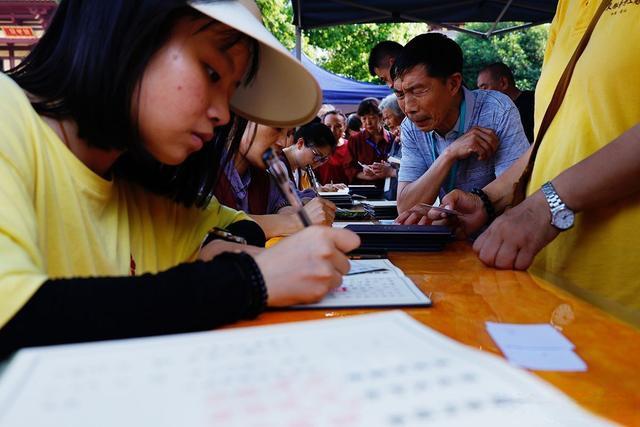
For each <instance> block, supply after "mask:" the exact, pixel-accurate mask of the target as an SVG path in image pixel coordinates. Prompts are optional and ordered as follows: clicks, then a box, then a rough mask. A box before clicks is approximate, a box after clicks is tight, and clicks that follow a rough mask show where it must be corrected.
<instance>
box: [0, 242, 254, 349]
mask: <svg viewBox="0 0 640 427" xmlns="http://www.w3.org/2000/svg"><path fill="white" fill-rule="evenodd" d="M263 292H264V295H263ZM264 297H266V290H265V288H264V281H263V279H262V275H261V273H260V270H259V269H258V267H257V265H256V264H255V261H254V260H253V258H251V257H250V256H249V255H247V254H244V253H242V254H232V253H224V254H222V255H219V256H217V257H216V258H214V259H213V260H212V261H208V262H203V261H198V262H194V263H189V264H181V265H178V266H176V267H173V268H171V269H169V270H167V271H164V272H161V273H158V274H145V275H142V276H138V277H103V278H100V277H92V278H72V279H51V280H47V281H46V282H45V283H44V284H43V285H42V286H41V287H40V288H39V289H38V291H36V293H35V294H34V295H33V297H32V298H31V299H30V300H29V301H28V302H27V303H26V304H25V305H24V306H23V307H22V309H20V310H19V311H18V313H17V314H16V315H15V316H14V317H13V318H12V319H11V320H10V321H9V322H8V323H7V324H6V325H5V326H4V327H3V328H2V329H0V358H4V357H6V356H7V355H8V354H10V353H11V352H13V351H15V350H17V349H19V348H22V347H30V346H41V345H51V344H64V343H74V342H83V341H95V340H105V339H117V338H131V337H140V336H148V335H161V334H170V333H179V332H190V331H198V330H207V329H212V328H215V327H217V326H220V325H222V324H225V323H230V322H234V321H236V320H239V319H242V318H250V317H255V316H256V315H258V314H259V313H260V312H261V311H262V310H263V309H264V303H265V301H266V298H264Z"/></svg>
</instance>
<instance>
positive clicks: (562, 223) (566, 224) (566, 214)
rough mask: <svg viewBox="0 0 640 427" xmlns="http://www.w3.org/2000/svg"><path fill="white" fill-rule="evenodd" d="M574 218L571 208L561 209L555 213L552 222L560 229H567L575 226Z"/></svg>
mask: <svg viewBox="0 0 640 427" xmlns="http://www.w3.org/2000/svg"><path fill="white" fill-rule="evenodd" d="M573 220H574V214H573V211H571V210H570V209H560V210H559V211H558V212H556V213H554V214H553V221H552V222H551V223H552V224H553V225H554V226H556V227H558V228H559V229H560V230H567V229H569V228H571V227H573Z"/></svg>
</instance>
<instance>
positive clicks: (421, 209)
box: [409, 203, 462, 216]
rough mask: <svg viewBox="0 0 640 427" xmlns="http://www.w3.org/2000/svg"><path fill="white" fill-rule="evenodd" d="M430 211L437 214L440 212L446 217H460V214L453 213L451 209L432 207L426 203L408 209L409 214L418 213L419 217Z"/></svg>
mask: <svg viewBox="0 0 640 427" xmlns="http://www.w3.org/2000/svg"><path fill="white" fill-rule="evenodd" d="M431 209H433V210H435V211H437V212H442V213H445V214H447V216H459V215H462V214H461V213H460V212H458V211H455V210H453V209H446V208H443V207H440V206H433V205H430V204H428V203H420V204H418V205H416V206H414V207H412V208H411V209H409V210H410V211H411V212H415V213H418V214H420V215H426V214H427V212H429V211H430V210H431Z"/></svg>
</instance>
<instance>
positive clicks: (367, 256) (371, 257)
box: [349, 254, 387, 259]
mask: <svg viewBox="0 0 640 427" xmlns="http://www.w3.org/2000/svg"><path fill="white" fill-rule="evenodd" d="M386 258H387V257H386V256H385V255H380V254H363V255H349V259H386Z"/></svg>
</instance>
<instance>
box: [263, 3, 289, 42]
mask: <svg viewBox="0 0 640 427" xmlns="http://www.w3.org/2000/svg"><path fill="white" fill-rule="evenodd" d="M256 3H257V4H258V7H259V8H260V10H261V11H262V20H263V21H264V25H265V27H267V28H268V29H269V31H271V32H272V33H273V34H274V35H275V36H276V38H277V39H278V40H280V43H282V44H283V45H284V47H286V48H287V49H289V50H291V49H293V48H294V47H295V44H296V30H295V27H294V26H293V24H292V22H293V9H292V8H291V1H290V0H257V1H256Z"/></svg>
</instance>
